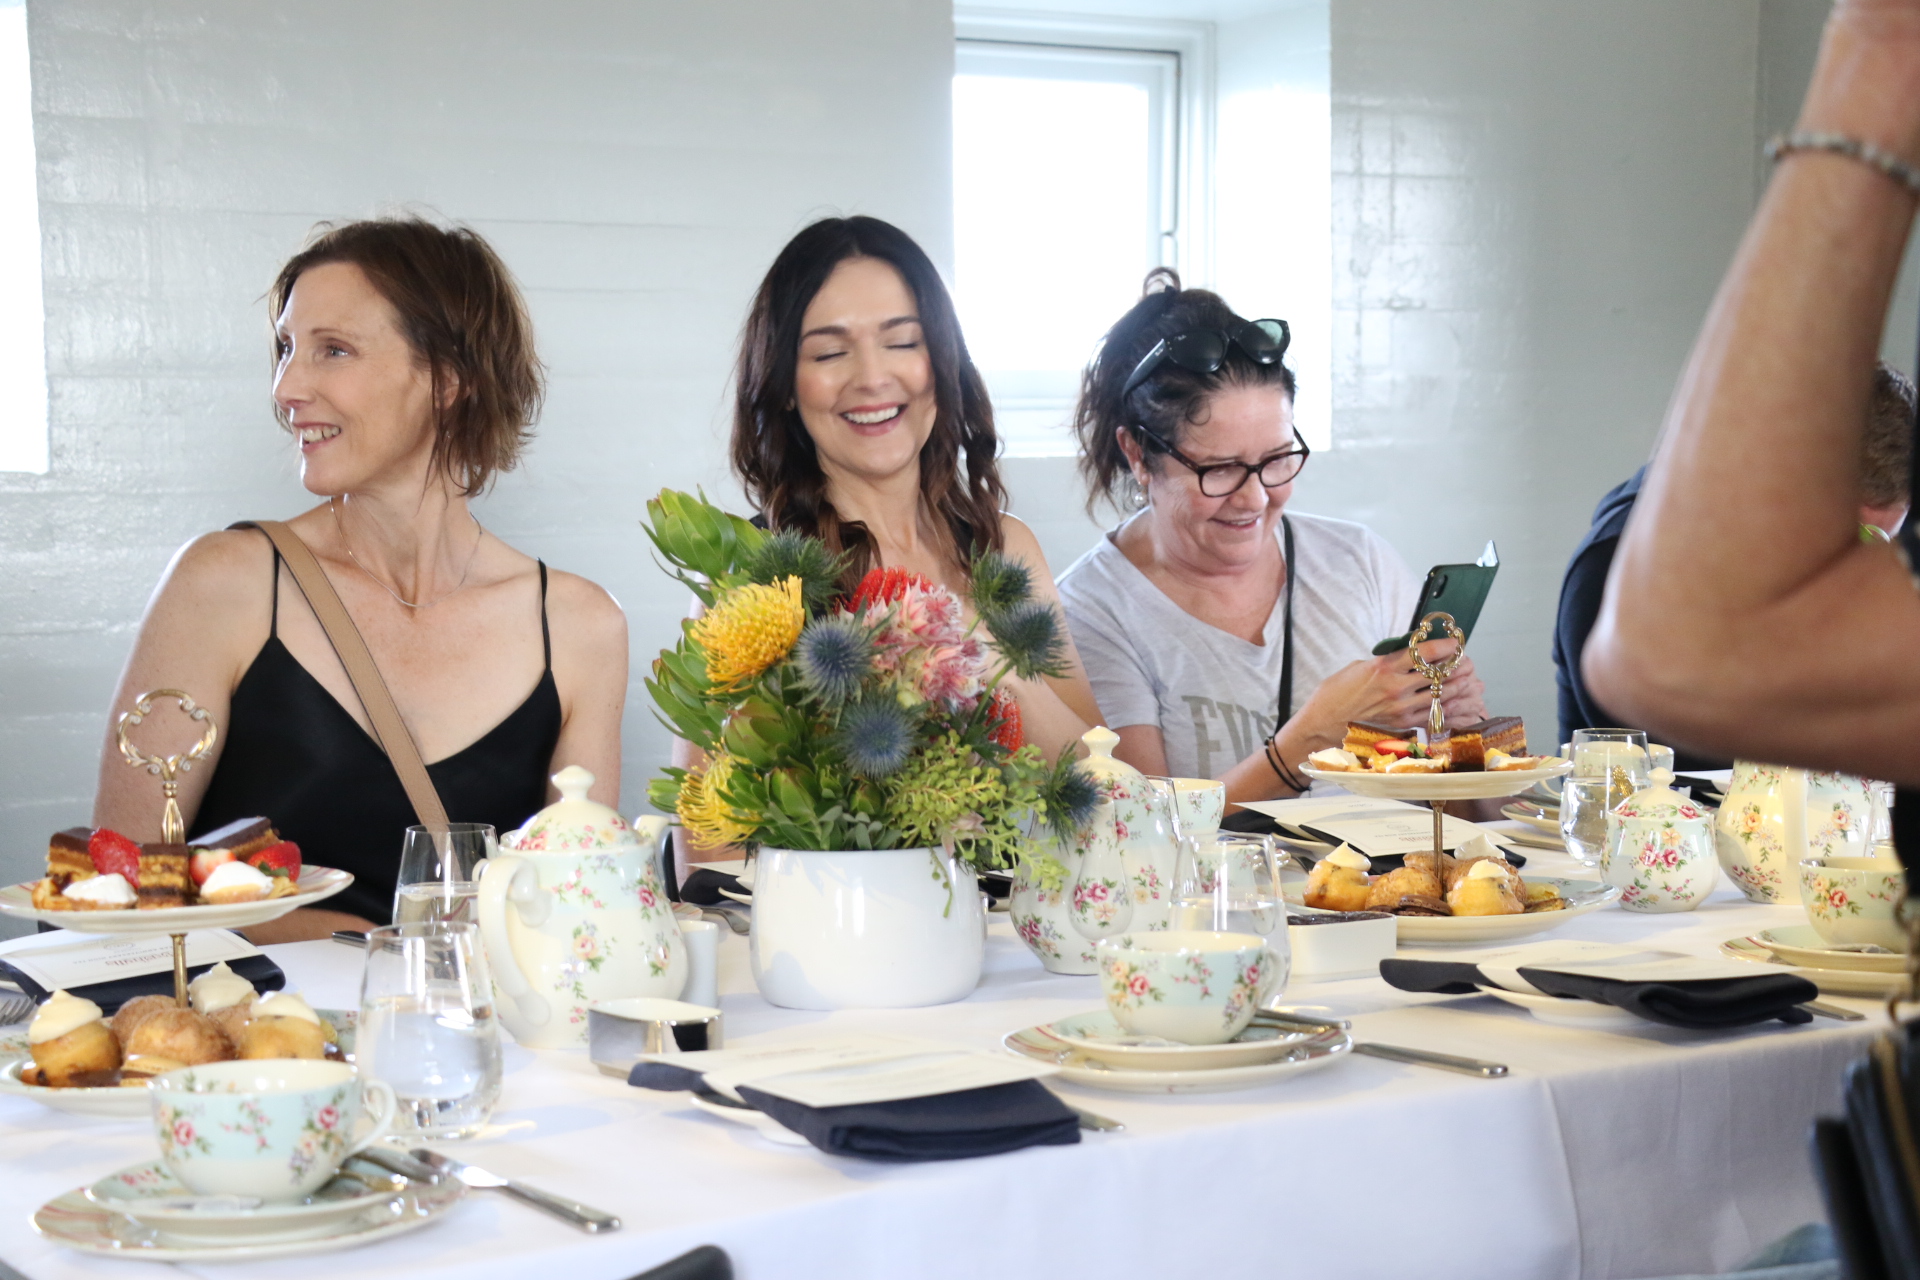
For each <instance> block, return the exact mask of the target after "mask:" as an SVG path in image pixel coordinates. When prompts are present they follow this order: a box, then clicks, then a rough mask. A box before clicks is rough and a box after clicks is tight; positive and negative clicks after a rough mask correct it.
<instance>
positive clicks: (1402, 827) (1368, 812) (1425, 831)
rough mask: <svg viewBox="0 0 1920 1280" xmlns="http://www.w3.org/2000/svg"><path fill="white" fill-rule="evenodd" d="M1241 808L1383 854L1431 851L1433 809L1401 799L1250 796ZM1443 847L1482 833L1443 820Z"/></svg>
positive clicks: (1463, 822)
mask: <svg viewBox="0 0 1920 1280" xmlns="http://www.w3.org/2000/svg"><path fill="white" fill-rule="evenodd" d="M1241 808H1243V809H1251V810H1253V811H1254V812H1255V813H1264V814H1266V815H1267V816H1268V817H1269V818H1272V819H1273V820H1274V821H1275V822H1278V823H1279V824H1280V825H1281V826H1282V827H1283V828H1291V829H1293V830H1296V831H1304V832H1306V833H1307V834H1309V835H1320V836H1325V837H1327V838H1328V839H1330V840H1332V841H1334V842H1336V843H1338V842H1344V843H1346V844H1350V845H1352V846H1353V847H1354V848H1355V849H1358V850H1359V851H1360V852H1361V853H1364V854H1366V855H1368V856H1369V857H1374V858H1384V857H1390V856H1394V855H1400V854H1408V853H1431V852H1432V851H1433V811H1432V810H1431V809H1428V808H1427V807H1426V806H1424V805H1412V804H1408V803H1407V802H1406V801H1404V800H1379V799H1371V798H1369V797H1367V796H1353V795H1341V796H1326V797H1316V798H1312V799H1307V800H1248V801H1243V802H1241ZM1440 831H1441V837H1440V842H1441V847H1442V848H1444V849H1458V848H1459V847H1460V846H1461V845H1463V844H1466V843H1467V842H1468V841H1469V840H1471V839H1473V838H1474V837H1475V836H1478V835H1484V834H1486V833H1485V832H1483V831H1482V830H1481V829H1480V828H1479V827H1477V826H1475V825H1474V824H1473V823H1471V822H1468V821H1467V820H1466V819H1464V818H1455V817H1447V818H1445V819H1443V820H1442V825H1441V828H1440Z"/></svg>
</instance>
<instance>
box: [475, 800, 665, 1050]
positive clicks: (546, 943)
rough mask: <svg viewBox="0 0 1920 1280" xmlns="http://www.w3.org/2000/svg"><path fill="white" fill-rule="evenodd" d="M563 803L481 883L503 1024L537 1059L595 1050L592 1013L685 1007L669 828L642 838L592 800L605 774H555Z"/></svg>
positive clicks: (491, 864) (519, 834) (499, 857)
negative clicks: (642, 1002)
mask: <svg viewBox="0 0 1920 1280" xmlns="http://www.w3.org/2000/svg"><path fill="white" fill-rule="evenodd" d="M553 785H554V786H556V787H558V788H559V789H560V795H561V799H560V800H558V801H556V802H555V803H553V804H550V805H548V806H547V807H546V808H544V809H542V810H541V811H540V812H539V813H537V814H535V815H534V816H533V817H532V818H531V819H530V820H529V821H528V822H527V825H526V826H524V827H522V828H520V829H519V830H518V831H514V832H509V833H508V834H507V835H504V836H502V837H501V838H500V852H499V853H498V854H496V855H495V856H493V857H491V858H489V859H487V862H486V865H485V867H484V869H483V870H482V871H481V873H480V898H479V904H478V905H479V916H480V936H481V938H482V939H483V940H484V941H485V943H486V948H487V963H488V968H489V969H490V970H492V973H493V981H494V986H495V987H496V988H498V995H499V996H500V997H502V998H501V999H499V1000H498V1002H497V1008H498V1010H499V1014H500V1021H501V1022H502V1023H503V1024H505V1026H506V1028H507V1030H508V1031H510V1032H512V1033H513V1038H514V1039H515V1040H518V1041H519V1042H520V1043H521V1044H523V1045H526V1046H527V1047H529V1048H533V1049H559V1048H567V1047H570V1046H573V1045H584V1044H585V1043H586V1042H587V1006H588V1005H590V1004H593V1003H594V1002H596V1001H599V1000H618V999H622V998H625V997H628V996H663V997H666V998H668V999H674V998H677V997H678V996H679V995H680V991H681V988H683V987H684V986H686V982H687V947H686V943H685V942H684V941H683V940H682V938H681V936H680V928H679V924H678V923H677V922H676V921H675V920H674V917H673V910H672V904H671V903H669V902H668V901H667V895H666V893H665V891H664V890H663V889H662V888H661V885H660V880H659V877H658V875H657V873H656V869H655V858H656V847H657V845H658V842H659V839H660V833H661V828H662V827H663V826H664V825H665V822H666V819H664V818H657V817H647V818H641V819H638V822H639V824H640V830H639V831H638V832H636V831H635V830H634V829H633V828H632V827H629V826H628V825H627V824H626V822H625V821H624V820H623V819H622V818H621V817H620V815H619V814H617V813H615V812H614V811H613V810H612V809H609V808H608V807H607V806H605V805H603V804H598V803H596V802H594V801H592V800H589V799H587V789H588V788H589V787H591V786H592V785H593V775H592V774H591V773H588V772H587V771H586V770H585V769H582V768H580V767H579V766H578V765H572V766H569V767H568V768H565V769H562V770H561V771H560V772H559V773H557V774H555V775H554V776H553Z"/></svg>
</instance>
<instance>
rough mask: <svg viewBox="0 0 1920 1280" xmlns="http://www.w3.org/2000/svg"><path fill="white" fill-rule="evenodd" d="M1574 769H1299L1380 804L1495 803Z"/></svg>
mask: <svg viewBox="0 0 1920 1280" xmlns="http://www.w3.org/2000/svg"><path fill="white" fill-rule="evenodd" d="M1571 768H1573V762H1572V761H1569V760H1560V761H1556V762H1555V763H1554V764H1551V765H1548V766H1547V767H1546V768H1544V769H1508V770H1505V771H1503V772H1500V773H1362V772H1350V773H1341V772H1337V771H1329V770H1326V769H1315V768H1312V767H1310V766H1307V765H1302V766H1300V772H1302V773H1304V774H1306V775H1307V776H1308V777H1309V778H1312V779H1313V780H1314V781H1315V782H1324V783H1326V784H1327V785H1328V786H1334V787H1344V788H1345V789H1346V790H1348V791H1351V792H1352V793H1353V794H1354V795H1357V796H1371V797H1373V798H1375V799H1379V800H1493V799H1497V798H1498V797H1500V796H1512V795H1519V794H1520V793H1521V792H1522V791H1525V790H1526V789H1527V788H1529V787H1531V786H1533V785H1534V784H1535V783H1537V782H1545V781H1546V780H1547V779H1549V778H1558V777H1560V776H1561V775H1562V774H1564V773H1566V772H1567V770H1569V769H1571Z"/></svg>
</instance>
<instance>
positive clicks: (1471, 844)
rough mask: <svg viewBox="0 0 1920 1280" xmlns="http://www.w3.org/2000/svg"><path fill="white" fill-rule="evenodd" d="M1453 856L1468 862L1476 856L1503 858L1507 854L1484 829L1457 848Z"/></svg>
mask: <svg viewBox="0 0 1920 1280" xmlns="http://www.w3.org/2000/svg"><path fill="white" fill-rule="evenodd" d="M1453 856H1454V857H1455V858H1457V859H1459V860H1460V861H1461V862H1467V861H1470V860H1472V859H1474V858H1501V857H1505V856H1506V855H1505V854H1503V853H1501V851H1500V846H1499V845H1497V844H1495V843H1494V842H1493V841H1492V840H1491V839H1490V838H1489V837H1488V836H1487V833H1486V832H1484V831H1483V832H1481V833H1480V834H1478V835H1476V836H1474V837H1473V839H1471V840H1469V841H1467V842H1466V843H1465V844H1463V845H1461V846H1460V847H1459V848H1458V849H1455V850H1454V851H1453Z"/></svg>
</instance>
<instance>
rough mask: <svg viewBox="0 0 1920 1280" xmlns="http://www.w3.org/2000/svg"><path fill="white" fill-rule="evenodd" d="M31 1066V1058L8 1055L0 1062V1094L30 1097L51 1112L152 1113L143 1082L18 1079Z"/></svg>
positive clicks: (111, 1116)
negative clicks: (60, 1085)
mask: <svg viewBox="0 0 1920 1280" xmlns="http://www.w3.org/2000/svg"><path fill="white" fill-rule="evenodd" d="M32 1065H33V1059H32V1058H9V1059H7V1060H6V1061H5V1062H4V1063H0V1094H12V1095H14V1096H15V1097H20V1098H31V1099H33V1100H34V1101H35V1102H37V1103H39V1104H40V1105H41V1106H43V1107H52V1108H53V1109H54V1110H55V1111H65V1112H67V1113H68V1114H69V1115H76V1116H92V1117H94V1118H95V1119H99V1120H146V1119H148V1118H150V1117H151V1116H152V1115H153V1110H152V1108H151V1107H149V1106H148V1105H147V1090H146V1087H145V1086H144V1085H137V1084H130V1085H113V1086H111V1087H102V1088H98V1089H54V1088H50V1087H49V1086H47V1085H44V1084H28V1083H27V1082H26V1081H24V1080H22V1079H21V1078H20V1072H21V1071H22V1070H23V1069H24V1068H27V1067H30V1066H32Z"/></svg>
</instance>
